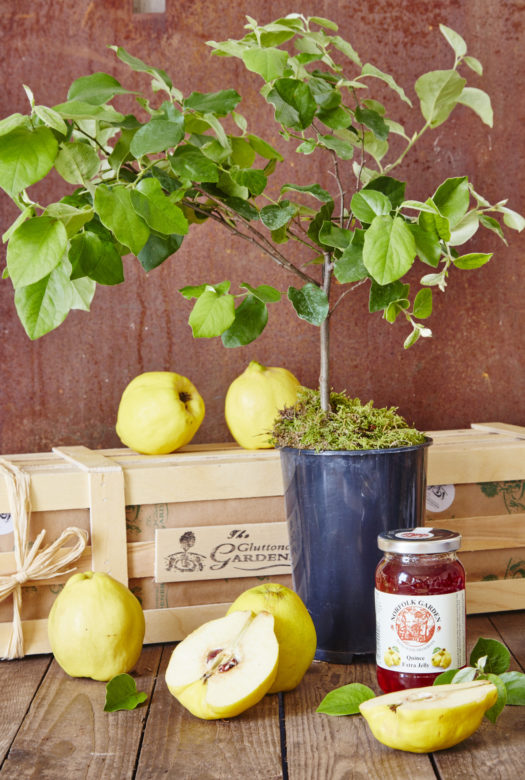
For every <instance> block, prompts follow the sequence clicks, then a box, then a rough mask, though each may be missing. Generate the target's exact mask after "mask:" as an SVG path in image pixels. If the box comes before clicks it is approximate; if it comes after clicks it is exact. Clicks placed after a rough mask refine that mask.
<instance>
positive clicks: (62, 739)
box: [0, 647, 161, 780]
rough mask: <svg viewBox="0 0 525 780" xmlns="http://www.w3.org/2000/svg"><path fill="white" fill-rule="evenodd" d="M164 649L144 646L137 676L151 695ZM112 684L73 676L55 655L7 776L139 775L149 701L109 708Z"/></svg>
mask: <svg viewBox="0 0 525 780" xmlns="http://www.w3.org/2000/svg"><path fill="white" fill-rule="evenodd" d="M160 654H161V650H160V648H159V647H150V648H147V649H145V650H144V651H143V653H142V656H141V658H140V660H139V663H138V664H137V667H136V669H135V672H134V676H135V677H136V681H137V688H138V690H142V691H145V692H146V693H147V694H148V702H149V698H150V697H151V692H152V689H153V684H154V680H155V677H156V672H157V668H158V663H159V659H160ZM105 696H106V686H105V683H103V682H97V681H95V680H88V679H79V678H72V677H68V676H67V675H66V674H65V672H63V671H62V669H61V668H60V667H59V666H58V664H57V663H56V662H55V661H53V662H52V664H51V666H50V668H49V670H48V673H47V674H46V676H45V678H44V680H43V682H42V684H41V686H40V687H39V689H38V693H37V695H36V696H35V698H34V700H33V702H32V705H31V709H30V710H29V712H28V714H27V716H26V718H25V719H24V720H23V723H22V726H21V728H20V731H19V732H18V734H17V736H16V738H15V739H14V741H13V743H12V745H11V748H10V750H9V752H8V754H7V757H6V760H5V762H4V764H3V766H2V768H1V770H0V776H1V777H2V778H39V779H40V778H42V780H47V778H50V779H51V778H53V780H56V778H68V780H69V778H75V780H76V778H86V779H87V778H97V780H98V778H101V777H103V778H115V779H116V778H118V779H119V780H125V778H131V777H132V776H133V771H134V766H135V762H136V759H137V753H138V749H139V745H140V738H141V735H142V729H143V723H144V720H145V718H146V716H147V711H148V707H149V703H148V702H146V704H145V705H144V706H141V707H139V708H137V709H136V710H132V711H121V712H111V713H108V712H104V703H105Z"/></svg>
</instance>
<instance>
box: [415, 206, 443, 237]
mask: <svg viewBox="0 0 525 780" xmlns="http://www.w3.org/2000/svg"><path fill="white" fill-rule="evenodd" d="M429 201H430V203H431V202H432V201H431V199H430V198H429ZM418 224H419V226H420V227H421V228H422V229H423V230H426V231H427V233H431V234H432V233H434V234H435V235H436V236H437V237H438V239H441V240H442V241H445V242H447V243H448V241H450V223H449V221H448V219H447V217H442V216H441V215H440V214H428V213H426V212H424V211H422V212H421V214H420V215H419V219H418Z"/></svg>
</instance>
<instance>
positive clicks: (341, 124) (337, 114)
mask: <svg viewBox="0 0 525 780" xmlns="http://www.w3.org/2000/svg"><path fill="white" fill-rule="evenodd" d="M316 117H317V119H319V121H321V122H322V123H323V125H326V126H327V127H330V128H331V129H332V130H344V129H346V128H347V127H350V125H351V124H352V114H351V113H350V111H347V109H346V108H343V107H342V106H339V107H338V108H332V109H330V110H329V111H326V110H324V109H319V111H317V114H316Z"/></svg>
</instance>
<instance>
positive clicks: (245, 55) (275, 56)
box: [241, 47, 288, 82]
mask: <svg viewBox="0 0 525 780" xmlns="http://www.w3.org/2000/svg"><path fill="white" fill-rule="evenodd" d="M241 59H242V61H243V62H244V64H245V65H246V67H247V69H248V70H250V71H252V73H258V74H259V76H262V78H263V79H264V80H265V81H266V82H268V81H273V80H274V79H278V78H280V77H281V76H282V75H283V74H284V71H285V68H286V64H287V62H288V53H287V52H286V51H283V50H282V49H276V48H272V47H268V48H266V49H256V48H254V49H245V50H244V51H243V52H242V54H241Z"/></svg>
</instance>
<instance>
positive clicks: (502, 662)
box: [469, 637, 510, 674]
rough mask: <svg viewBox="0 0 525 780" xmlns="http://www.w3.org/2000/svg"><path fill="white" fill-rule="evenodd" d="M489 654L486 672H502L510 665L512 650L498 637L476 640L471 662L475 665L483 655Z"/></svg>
mask: <svg viewBox="0 0 525 780" xmlns="http://www.w3.org/2000/svg"><path fill="white" fill-rule="evenodd" d="M485 655H486V656H487V662H486V664H485V672H487V673H489V672H490V673H491V674H502V672H506V671H507V669H508V668H509V666H510V652H509V650H508V649H507V648H506V647H505V645H504V644H502V643H501V642H498V641H497V639H484V638H483V637H480V638H479V639H478V641H477V642H476V644H475V646H474V648H473V650H472V652H471V654H470V659H469V663H470V665H471V666H475V665H476V663H477V661H478V660H479V659H480V658H482V657H483V656H485Z"/></svg>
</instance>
